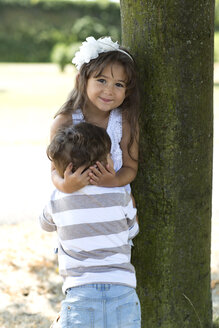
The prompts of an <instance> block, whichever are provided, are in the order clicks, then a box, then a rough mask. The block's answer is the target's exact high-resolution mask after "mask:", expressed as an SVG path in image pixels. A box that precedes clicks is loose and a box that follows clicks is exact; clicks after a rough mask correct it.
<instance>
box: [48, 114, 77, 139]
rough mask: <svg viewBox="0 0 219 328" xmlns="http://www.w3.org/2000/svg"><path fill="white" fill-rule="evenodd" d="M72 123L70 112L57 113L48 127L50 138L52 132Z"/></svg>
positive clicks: (52, 134)
mask: <svg viewBox="0 0 219 328" xmlns="http://www.w3.org/2000/svg"><path fill="white" fill-rule="evenodd" d="M70 124H72V113H65V114H59V115H57V116H56V117H55V118H54V120H53V122H52V124H51V128H50V139H52V138H53V136H54V134H55V133H56V131H57V130H58V129H59V128H61V127H63V126H66V125H70Z"/></svg>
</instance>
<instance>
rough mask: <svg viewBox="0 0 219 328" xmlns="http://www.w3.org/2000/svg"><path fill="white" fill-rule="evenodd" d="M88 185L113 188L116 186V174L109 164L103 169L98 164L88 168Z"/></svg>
mask: <svg viewBox="0 0 219 328" xmlns="http://www.w3.org/2000/svg"><path fill="white" fill-rule="evenodd" d="M89 169H90V171H91V172H90V173H89V177H90V181H89V182H90V184H92V185H96V186H102V187H114V186H115V185H116V172H115V170H114V168H113V167H112V166H110V165H109V164H107V165H106V167H104V166H103V165H102V164H101V163H100V162H97V163H96V166H91V167H89Z"/></svg>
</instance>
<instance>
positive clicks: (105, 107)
mask: <svg viewBox="0 0 219 328" xmlns="http://www.w3.org/2000/svg"><path fill="white" fill-rule="evenodd" d="M125 96H126V74H125V70H124V68H123V66H122V65H121V64H119V63H115V64H112V65H108V66H106V67H105V69H104V70H103V71H102V72H101V74H100V75H98V76H96V74H95V73H93V74H92V75H91V77H90V78H89V79H88V81H87V98H88V102H87V104H86V111H91V110H92V111H94V112H96V113H97V112H99V111H103V112H109V111H110V110H111V109H114V108H117V107H119V106H120V105H121V104H122V103H123V101H124V99H125Z"/></svg>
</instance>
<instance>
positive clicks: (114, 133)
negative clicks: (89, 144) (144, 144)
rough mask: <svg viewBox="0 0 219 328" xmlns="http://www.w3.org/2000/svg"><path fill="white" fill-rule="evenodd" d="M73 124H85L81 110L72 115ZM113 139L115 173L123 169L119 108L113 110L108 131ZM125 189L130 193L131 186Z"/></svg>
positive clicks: (112, 154) (120, 114) (112, 155)
mask: <svg viewBox="0 0 219 328" xmlns="http://www.w3.org/2000/svg"><path fill="white" fill-rule="evenodd" d="M72 120H73V124H78V123H80V122H85V119H84V115H83V113H82V111H81V109H80V108H79V109H77V110H76V111H75V112H74V113H73V114H72ZM106 131H107V133H108V134H109V136H110V139H111V143H112V145H111V157H112V160H113V163H114V169H115V171H118V170H119V169H120V168H121V167H122V164H123V163H122V150H121V148H120V142H121V139H122V113H121V110H120V109H119V108H115V109H113V110H111V112H110V116H109V120H108V125H107V129H106ZM124 187H125V189H126V190H127V191H128V192H129V193H130V192H131V187H130V185H129V184H128V185H126V186H124Z"/></svg>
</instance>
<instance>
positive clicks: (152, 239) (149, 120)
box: [120, 0, 214, 328]
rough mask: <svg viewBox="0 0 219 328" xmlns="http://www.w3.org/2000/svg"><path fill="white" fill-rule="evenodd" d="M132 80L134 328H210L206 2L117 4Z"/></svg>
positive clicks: (209, 4)
mask: <svg viewBox="0 0 219 328" xmlns="http://www.w3.org/2000/svg"><path fill="white" fill-rule="evenodd" d="M120 2H121V18H122V38H123V45H124V46H126V47H128V48H129V49H130V51H131V53H132V54H133V55H134V56H135V58H136V62H137V65H138V70H139V75H140V83H139V85H140V91H141V103H142V104H141V119H140V161H139V172H138V176H137V179H136V181H135V183H134V184H133V193H134V195H135V198H136V201H137V207H138V213H139V221H140V235H139V237H138V238H137V240H136V244H135V247H134V250H133V255H132V258H133V263H134V265H135V267H136V272H137V280H138V293H139V296H140V300H141V306H142V328H158V327H162V328H164V327H165V328H210V327H211V326H212V309H211V290H210V242H211V190H212V148H213V147H212V140H213V132H212V130H213V37H214V1H213V0H199V1H192V0H168V1H166V0H162V1H155V0H135V1H134V0H121V1H120Z"/></svg>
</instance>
